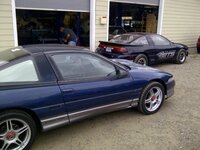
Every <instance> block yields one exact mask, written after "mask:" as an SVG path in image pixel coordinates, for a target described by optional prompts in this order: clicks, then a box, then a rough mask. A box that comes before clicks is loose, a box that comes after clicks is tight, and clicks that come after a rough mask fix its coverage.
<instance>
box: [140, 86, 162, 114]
mask: <svg viewBox="0 0 200 150" xmlns="http://www.w3.org/2000/svg"><path fill="white" fill-rule="evenodd" d="M164 98H165V89H164V87H163V85H162V84H160V83H159V82H151V83H149V84H148V85H147V86H146V87H145V88H144V89H143V91H142V93H141V96H140V99H139V103H138V109H139V111H140V112H142V113H143V114H145V115H150V114H154V113H156V112H157V111H158V110H159V109H160V107H161V106H162V104H163V101H164Z"/></svg>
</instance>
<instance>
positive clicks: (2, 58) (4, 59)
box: [0, 47, 28, 67]
mask: <svg viewBox="0 0 200 150" xmlns="http://www.w3.org/2000/svg"><path fill="white" fill-rule="evenodd" d="M27 54H28V53H27V52H26V51H24V50H23V48H22V47H16V48H12V49H7V50H4V51H1V52H0V67H1V66H3V65H5V64H7V63H9V62H10V61H12V60H14V59H17V58H19V57H22V56H25V55H27Z"/></svg>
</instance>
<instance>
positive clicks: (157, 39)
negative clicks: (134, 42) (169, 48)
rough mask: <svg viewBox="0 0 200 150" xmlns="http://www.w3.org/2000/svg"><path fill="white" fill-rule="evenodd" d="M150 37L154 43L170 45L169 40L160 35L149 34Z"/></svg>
mask: <svg viewBox="0 0 200 150" xmlns="http://www.w3.org/2000/svg"><path fill="white" fill-rule="evenodd" d="M151 39H152V40H153V42H154V45H157V46H158V45H160V46H161V45H170V42H169V41H168V40H167V39H165V38H164V37H162V36H159V35H151Z"/></svg>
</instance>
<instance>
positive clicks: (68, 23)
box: [15, 0, 90, 47]
mask: <svg viewBox="0 0 200 150" xmlns="http://www.w3.org/2000/svg"><path fill="white" fill-rule="evenodd" d="M15 3H16V16H17V32H18V44H19V45H27V44H40V43H44V44H45V43H61V40H62V35H61V33H60V30H59V29H60V27H61V26H64V27H65V28H70V29H72V30H73V31H74V33H75V34H76V35H77V37H78V43H77V44H78V45H80V46H86V47H88V46H89V34H90V33H89V17H90V14H89V9H90V7H89V4H90V0H73V1H69V0H15ZM77 4H78V5H77Z"/></svg>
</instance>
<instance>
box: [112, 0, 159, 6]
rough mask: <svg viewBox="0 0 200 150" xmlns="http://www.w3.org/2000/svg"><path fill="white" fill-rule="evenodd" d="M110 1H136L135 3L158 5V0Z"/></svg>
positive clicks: (123, 0) (124, 1)
mask: <svg viewBox="0 0 200 150" xmlns="http://www.w3.org/2000/svg"><path fill="white" fill-rule="evenodd" d="M111 1H112V2H119V3H136V4H147V5H155V6H158V5H159V0H111Z"/></svg>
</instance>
